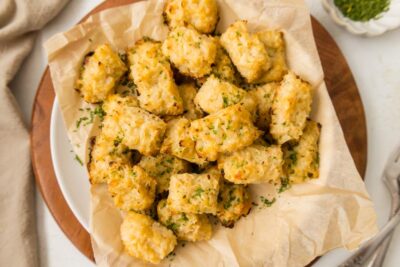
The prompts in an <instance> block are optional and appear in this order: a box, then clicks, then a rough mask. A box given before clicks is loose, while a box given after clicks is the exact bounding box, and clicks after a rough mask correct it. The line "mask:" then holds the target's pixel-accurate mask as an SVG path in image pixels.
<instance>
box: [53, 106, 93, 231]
mask: <svg viewBox="0 0 400 267" xmlns="http://www.w3.org/2000/svg"><path fill="white" fill-rule="evenodd" d="M50 151H51V159H52V161H53V167H54V171H55V174H56V177H57V181H58V184H59V185H60V189H61V192H62V194H63V195H64V198H65V200H66V201H67V204H68V206H69V207H70V208H71V210H72V212H73V213H74V215H75V217H76V218H77V219H78V221H79V222H80V223H81V224H82V226H83V227H84V228H85V229H86V230H87V231H89V216H90V214H89V213H90V210H89V208H90V193H89V192H90V184H89V180H88V177H87V172H86V170H85V168H84V167H83V166H82V165H81V164H80V163H79V162H78V161H77V160H76V159H75V153H74V152H73V151H72V146H71V143H70V142H69V139H68V136H67V130H66V129H65V125H64V122H63V119H62V116H61V111H60V107H59V105H58V101H57V99H55V101H54V105H53V109H52V111H51V121H50Z"/></svg>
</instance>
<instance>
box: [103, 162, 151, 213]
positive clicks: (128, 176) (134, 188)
mask: <svg viewBox="0 0 400 267" xmlns="http://www.w3.org/2000/svg"><path fill="white" fill-rule="evenodd" d="M156 184H157V182H156V180H155V179H154V178H153V177H150V176H149V175H148V174H147V173H146V172H145V171H144V170H143V169H142V168H141V167H139V166H133V167H131V166H127V165H120V166H117V167H115V168H113V169H111V170H110V178H109V180H108V191H109V192H110V194H111V196H112V198H113V199H114V204H115V206H116V207H118V208H120V209H121V210H124V211H144V210H146V209H149V208H150V207H151V205H152V204H153V202H154V197H155V192H156Z"/></svg>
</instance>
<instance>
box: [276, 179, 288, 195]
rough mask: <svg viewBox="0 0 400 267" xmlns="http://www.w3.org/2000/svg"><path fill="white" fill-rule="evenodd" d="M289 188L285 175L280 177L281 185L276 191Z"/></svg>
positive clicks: (279, 191) (283, 190) (280, 191)
mask: <svg viewBox="0 0 400 267" xmlns="http://www.w3.org/2000/svg"><path fill="white" fill-rule="evenodd" d="M289 188H290V183H289V179H288V178H287V177H281V187H280V188H279V190H278V193H282V192H285V191H286V190H288V189H289Z"/></svg>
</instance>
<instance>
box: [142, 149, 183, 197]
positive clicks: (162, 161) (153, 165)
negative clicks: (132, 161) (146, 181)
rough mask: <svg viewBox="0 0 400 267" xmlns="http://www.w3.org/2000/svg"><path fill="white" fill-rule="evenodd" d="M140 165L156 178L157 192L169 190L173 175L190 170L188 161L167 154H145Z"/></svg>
mask: <svg viewBox="0 0 400 267" xmlns="http://www.w3.org/2000/svg"><path fill="white" fill-rule="evenodd" d="M138 166H140V167H142V168H143V169H144V170H145V171H146V172H147V173H148V174H149V175H150V176H151V177H154V178H155V179H156V181H157V193H162V192H165V191H168V188H169V181H170V178H171V175H174V174H177V173H184V172H188V171H189V170H190V166H189V163H188V162H186V161H184V160H181V159H178V158H176V157H174V156H171V155H167V154H158V155H157V156H154V157H153V156H143V157H142V158H141V160H140V162H139V163H138Z"/></svg>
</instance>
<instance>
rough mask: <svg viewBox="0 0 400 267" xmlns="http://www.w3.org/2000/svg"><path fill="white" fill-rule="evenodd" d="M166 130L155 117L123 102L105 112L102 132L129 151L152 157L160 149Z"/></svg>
mask: <svg viewBox="0 0 400 267" xmlns="http://www.w3.org/2000/svg"><path fill="white" fill-rule="evenodd" d="M107 110H109V108H107ZM166 128H167V124H166V123H165V122H164V121H163V120H161V119H160V118H158V117H157V116H155V115H153V114H151V113H149V112H147V111H145V110H143V109H141V108H138V107H135V106H132V105H131V104H129V102H126V101H125V102H122V103H121V104H120V105H119V106H114V107H113V108H112V112H107V114H106V116H105V118H104V121H103V129H102V131H103V133H104V135H105V136H106V137H107V138H109V139H113V140H115V141H116V142H120V143H122V144H123V145H125V146H127V147H128V148H130V149H135V150H138V151H139V152H140V153H142V154H144V155H154V154H156V153H158V151H159V149H160V146H161V142H162V138H163V136H164V133H165V130H166Z"/></svg>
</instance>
